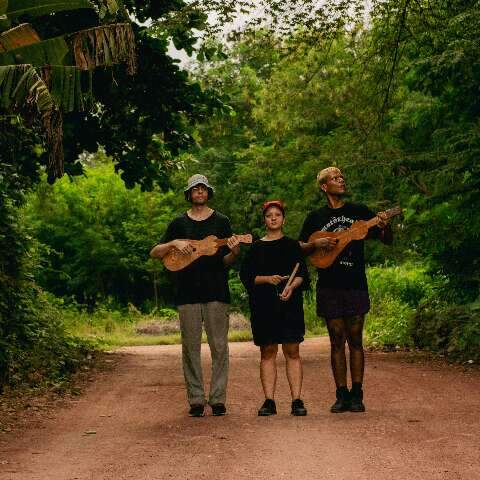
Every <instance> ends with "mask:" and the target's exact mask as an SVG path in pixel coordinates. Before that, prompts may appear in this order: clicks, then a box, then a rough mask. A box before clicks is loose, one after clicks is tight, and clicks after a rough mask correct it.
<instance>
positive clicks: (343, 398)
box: [330, 387, 350, 413]
mask: <svg viewBox="0 0 480 480" xmlns="http://www.w3.org/2000/svg"><path fill="white" fill-rule="evenodd" d="M349 410H350V392H349V391H348V389H347V387H340V388H337V400H336V401H335V403H334V404H333V405H332V406H331V407H330V411H331V412H332V413H342V412H347V411H349Z"/></svg>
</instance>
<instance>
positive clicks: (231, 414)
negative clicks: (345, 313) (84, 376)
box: [0, 338, 480, 480]
mask: <svg viewBox="0 0 480 480" xmlns="http://www.w3.org/2000/svg"><path fill="white" fill-rule="evenodd" d="M230 351H231V375H230V383H229V400H228V415H227V416H226V417H212V416H210V415H208V416H206V417H204V418H193V419H192V418H188V417H187V416H186V402H185V392H184V386H183V377H182V373H181V366H180V348H179V347H178V346H166V347H137V348H125V349H123V350H122V353H121V355H122V356H121V358H120V361H119V362H118V364H117V366H116V368H115V369H114V370H113V371H112V372H108V373H103V374H100V375H99V376H98V378H97V380H96V381H95V382H94V383H93V384H92V385H90V386H89V388H88V389H87V392H86V394H84V395H82V396H81V397H80V398H78V400H76V401H71V402H69V405H67V406H66V407H65V408H61V409H60V410H59V411H58V412H57V413H56V415H55V416H54V418H51V419H45V421H44V422H41V424H40V425H37V426H35V427H34V428H32V429H31V430H29V431H24V432H23V433H16V434H15V433H12V434H8V435H3V436H2V437H1V438H0V478H1V479H2V480H3V479H12V480H20V479H22V480H23V479H32V480H33V479H35V480H40V479H41V480H44V479H48V480H57V479H58V480H73V479H79V480H87V479H89V480H90V479H92V480H99V479H101V480H103V479H112V480H113V479H116V480H117V479H139V480H143V479H158V480H160V479H162V480H163V479H168V478H175V479H203V478H205V479H209V480H216V479H218V480H220V479H222V480H228V479H235V480H238V479H247V478H248V479H251V478H261V479H274V478H275V479H281V478H291V479H295V480H296V479H309V480H310V479H335V480H342V479H349V480H351V479H354V480H362V479H375V480H382V479H388V480H392V479H409V480H414V479H422V480H434V479H445V480H447V479H448V480H450V479H452V480H453V479H465V480H467V479H468V480H473V479H480V462H479V458H480V375H479V373H478V371H473V372H469V373H464V372H461V371H459V370H458V369H455V368H451V367H448V366H444V365H436V364H433V363H431V362H424V363H418V362H416V363H412V362H409V361H408V359H409V356H408V355H404V354H381V353H371V354H368V355H367V369H368V370H367V384H366V392H365V393H366V398H365V400H366V405H367V409H368V410H367V413H365V414H352V413H345V414H337V415H333V414H330V413H329V411H328V407H329V405H330V404H331V403H332V400H333V397H334V389H333V385H332V382H331V379H330V373H329V366H328V344H327V340H326V339H324V338H319V339H313V340H308V341H307V342H305V344H304V346H303V357H304V368H305V389H304V398H305V401H306V406H307V407H308V409H309V414H308V416H307V417H305V418H293V417H291V416H290V415H289V404H290V399H289V396H288V387H287V383H286V380H285V378H284V377H285V375H284V372H283V361H282V362H281V365H280V367H281V369H282V370H281V371H280V372H279V373H281V375H280V376H279V384H278V395H277V405H278V407H279V414H278V415H277V416H276V417H265V418H259V417H257V416H256V410H257V408H258V406H259V404H260V403H261V401H262V398H261V389H260V383H259V380H258V352H257V349H256V348H255V347H254V346H252V345H251V344H250V343H235V344H232V345H231V350H230ZM207 352H208V347H206V346H205V347H204V359H205V366H206V369H205V370H206V371H207V369H208V355H207ZM85 432H90V433H85ZM93 432H95V433H93Z"/></svg>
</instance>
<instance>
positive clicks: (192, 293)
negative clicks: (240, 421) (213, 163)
mask: <svg viewBox="0 0 480 480" xmlns="http://www.w3.org/2000/svg"><path fill="white" fill-rule="evenodd" d="M184 194H185V199H186V200H187V201H188V202H190V204H191V206H190V208H189V209H188V210H187V211H186V212H185V213H183V214H182V215H180V216H178V217H177V218H175V219H174V220H173V221H172V222H171V223H170V224H169V225H168V227H167V231H166V232H165V234H164V236H163V238H162V240H161V241H160V243H159V244H158V245H156V246H155V247H154V248H153V249H152V251H151V252H150V256H151V257H153V258H162V257H163V256H165V255H166V254H167V253H168V252H169V251H170V250H171V249H172V248H176V249H177V250H178V251H180V252H182V253H183V254H186V255H188V254H190V253H191V252H192V251H193V246H192V244H191V243H190V242H189V240H202V239H204V238H205V237H207V236H209V235H215V236H217V237H218V238H228V243H227V246H224V247H220V248H219V249H218V251H217V253H216V254H215V255H212V256H202V257H200V258H198V259H197V260H195V261H194V262H193V263H191V264H190V265H189V266H188V267H186V268H184V269H183V270H180V271H178V272H175V286H176V289H175V301H176V304H177V306H178V313H179V317H180V329H181V334H182V364H183V372H184V376H185V383H186V387H187V398H188V402H189V404H190V411H189V415H190V416H191V417H203V416H204V411H205V404H206V403H207V400H206V396H205V389H204V384H203V373H202V365H201V360H200V351H201V340H202V323H203V324H204V325H205V331H206V333H207V340H208V344H209V346H210V351H211V355H212V375H211V381H210V391H209V396H208V404H209V405H210V406H211V409H212V414H213V415H214V416H221V415H225V413H226V407H225V401H226V389H227V380H228V361H229V359H228V325H229V324H228V322H229V321H228V305H229V303H230V292H229V289H228V272H227V268H228V266H229V265H230V264H231V263H233V261H234V260H235V258H236V257H237V255H238V253H239V241H238V239H237V238H236V236H235V235H233V234H232V228H231V226H230V221H229V219H228V218H227V217H226V216H225V215H222V214H221V213H219V212H217V211H216V210H213V209H212V208H210V207H209V206H208V201H209V200H210V199H211V198H212V197H213V194H214V189H213V187H212V186H211V185H210V184H209V182H208V179H207V177H206V176H205V175H200V174H195V175H192V176H191V177H190V178H189V179H188V183H187V186H186V188H185V190H184ZM186 239H187V240H186Z"/></svg>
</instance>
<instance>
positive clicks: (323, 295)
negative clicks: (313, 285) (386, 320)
mask: <svg viewBox="0 0 480 480" xmlns="http://www.w3.org/2000/svg"><path fill="white" fill-rule="evenodd" d="M369 310H370V297H369V295H368V290H343V289H340V288H322V287H317V315H318V316H319V317H323V318H325V319H326V320H329V319H331V318H346V317H354V316H356V315H365V314H366V313H367V312H368V311H369Z"/></svg>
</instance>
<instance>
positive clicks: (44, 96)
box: [0, 65, 55, 117]
mask: <svg viewBox="0 0 480 480" xmlns="http://www.w3.org/2000/svg"><path fill="white" fill-rule="evenodd" d="M0 94H1V97H0V106H1V108H2V109H4V110H12V109H17V110H27V109H29V108H33V107H35V109H36V111H37V112H38V114H39V115H40V116H41V117H46V116H48V115H49V114H50V113H51V111H52V110H53V109H54V108H55V104H54V100H53V98H52V96H51V95H50V91H49V89H48V87H47V85H46V84H45V82H44V81H43V79H42V78H41V77H40V75H39V73H38V72H37V70H36V69H35V68H34V67H33V66H32V65H8V66H0Z"/></svg>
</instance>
